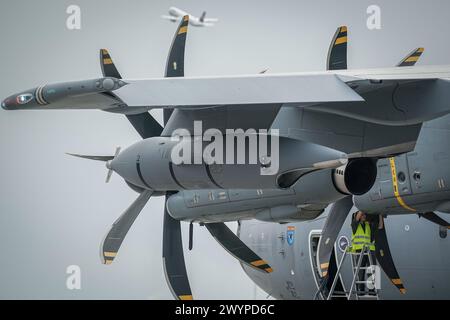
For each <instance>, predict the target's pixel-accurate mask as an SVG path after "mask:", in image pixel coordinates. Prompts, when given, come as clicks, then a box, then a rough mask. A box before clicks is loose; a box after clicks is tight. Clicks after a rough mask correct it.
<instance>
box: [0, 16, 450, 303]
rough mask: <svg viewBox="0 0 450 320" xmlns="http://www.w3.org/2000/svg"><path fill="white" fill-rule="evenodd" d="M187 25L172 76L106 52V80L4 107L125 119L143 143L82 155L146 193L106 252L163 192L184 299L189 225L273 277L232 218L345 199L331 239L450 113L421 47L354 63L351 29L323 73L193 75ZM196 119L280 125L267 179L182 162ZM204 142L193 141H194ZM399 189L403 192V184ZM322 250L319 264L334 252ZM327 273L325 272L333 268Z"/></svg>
mask: <svg viewBox="0 0 450 320" xmlns="http://www.w3.org/2000/svg"><path fill="white" fill-rule="evenodd" d="M188 23H189V17H188V16H185V17H184V18H183V21H182V22H181V24H180V26H179V27H178V29H177V32H176V35H175V38H174V41H173V43H172V47H171V51H170V53H169V58H168V61H167V66H166V74H165V78H160V79H146V80H131V79H123V78H122V76H121V74H120V73H119V71H118V70H117V68H116V67H115V65H114V63H113V61H112V59H111V56H110V54H109V52H108V51H107V50H105V49H103V50H101V52H100V60H101V66H102V71H103V76H104V77H102V78H98V79H92V80H84V81H76V82H64V83H59V84H53V85H44V86H39V87H36V88H33V89H31V90H26V91H23V92H21V93H19V94H15V95H12V96H10V97H8V98H6V99H5V100H4V101H3V103H2V107H3V108H4V109H6V110H32V109H41V110H45V109H48V110H54V109H99V110H103V111H108V112H115V113H120V114H124V115H126V117H127V119H128V120H129V121H130V123H131V124H132V125H133V126H134V128H135V129H136V130H137V132H138V133H139V134H140V135H141V137H142V138H143V140H142V141H139V142H137V143H136V144H134V145H132V146H130V147H129V148H126V149H125V150H123V151H122V152H120V149H117V150H116V153H115V154H114V155H109V156H90V155H77V156H80V157H83V158H88V159H92V160H99V161H105V162H106V164H107V167H108V178H107V179H109V177H110V176H111V174H112V173H113V172H116V173H118V174H119V175H120V176H121V177H122V178H124V180H125V181H126V183H127V184H128V185H129V186H130V187H131V188H133V189H134V190H135V191H137V192H138V193H139V194H140V195H139V197H138V198H137V199H136V201H135V202H134V203H133V204H132V205H131V206H130V207H129V208H128V209H127V210H126V211H125V212H124V214H123V215H121V216H120V218H119V219H118V220H117V221H116V222H115V223H114V225H113V226H112V228H111V230H110V231H109V233H108V235H107V236H106V238H105V240H104V242H103V243H102V259H103V262H104V263H107V264H110V263H112V261H113V260H114V258H115V257H116V255H117V252H118V250H119V248H120V246H121V244H122V241H123V240H124V237H125V235H126V233H127V232H128V230H129V229H130V227H131V225H132V223H133V221H134V220H135V218H136V217H137V215H138V214H139V213H140V211H141V210H142V208H143V207H144V206H145V204H146V203H147V201H148V200H149V199H150V197H151V196H156V195H165V196H166V197H167V201H166V207H165V213H164V214H165V216H164V239H163V261H164V267H165V271H166V276H167V280H168V284H169V287H170V288H171V290H172V293H173V294H174V296H175V297H176V298H178V299H190V298H192V293H191V290H190V286H189V281H188V279H187V275H186V269H185V264H184V257H183V250H182V239H181V232H180V221H188V222H191V223H192V222H197V223H202V224H205V226H206V227H207V228H208V230H209V231H210V232H211V234H212V235H213V236H214V237H215V238H216V240H218V241H219V242H220V243H221V244H222V245H223V246H224V247H225V248H226V249H227V250H228V251H229V252H230V253H231V254H232V255H233V256H234V257H236V258H237V259H239V260H240V261H241V262H242V263H243V264H245V265H246V266H248V267H250V268H252V269H255V270H257V272H263V273H266V274H268V273H272V271H274V269H273V268H272V262H275V261H268V260H267V258H266V259H263V258H262V256H263V254H262V253H260V254H257V253H255V251H257V250H252V249H250V248H249V246H247V245H245V244H244V242H242V241H241V240H240V239H239V238H238V237H237V236H236V235H234V233H232V232H231V231H230V230H229V229H228V228H227V227H226V226H225V224H223V222H224V221H234V220H245V219H252V218H256V219H259V220H263V221H271V222H279V223H289V222H295V221H305V220H311V219H314V218H316V217H318V216H319V215H320V214H321V213H323V212H324V209H325V208H326V207H327V206H328V205H329V204H330V203H335V205H334V207H333V209H332V212H345V214H343V213H341V214H330V215H328V217H329V218H328V221H327V225H330V227H328V228H325V230H324V234H328V233H329V234H330V235H329V236H328V237H329V238H330V239H332V238H333V237H336V236H337V232H336V231H335V230H336V229H338V230H340V227H341V226H342V223H343V222H341V221H342V217H344V218H345V217H346V216H347V214H348V210H349V209H350V208H349V207H351V206H350V204H352V203H351V196H357V197H358V196H361V197H364V195H365V194H367V192H369V191H370V190H371V189H372V188H374V186H375V184H376V183H377V175H379V173H378V171H379V170H378V169H379V168H380V164H379V163H380V162H382V161H385V160H383V159H387V158H390V157H393V156H396V155H400V154H404V153H407V152H411V151H413V150H414V147H415V145H416V141H417V139H418V136H419V133H420V131H421V128H422V124H423V123H424V122H425V121H429V120H432V119H436V118H439V117H442V116H444V115H446V114H448V113H449V112H450V105H449V103H448V102H447V101H448V98H449V95H450V82H449V81H448V80H446V78H450V66H437V67H407V66H408V65H413V64H414V62H415V61H417V59H418V57H419V56H420V55H421V53H422V52H423V49H417V50H415V51H414V52H413V53H412V54H411V55H410V56H408V57H407V58H405V59H404V60H403V61H402V62H401V64H400V66H402V68H400V67H395V68H387V69H372V70H370V69H369V70H353V71H351V70H346V68H347V60H346V52H347V28H346V27H340V28H339V29H338V30H337V32H336V34H335V36H334V38H333V42H332V45H331V47H330V52H329V55H328V62H327V69H328V70H327V71H324V72H314V73H290V74H257V75H247V76H226V77H198V78H188V77H184V51H185V42H186V35H187V27H188ZM153 108H163V109H164V124H165V126H164V127H161V126H160V125H159V123H158V122H157V121H156V120H155V119H154V118H153V117H152V116H151V115H150V114H149V113H148V110H150V109H153ZM255 113H257V116H255ZM194 120H198V121H202V124H203V129H204V130H207V129H210V128H215V129H218V130H220V131H222V132H225V129H237V128H239V129H243V130H247V129H250V128H254V129H258V130H268V129H278V130H279V131H280V135H279V164H278V170H277V172H276V173H275V174H268V175H262V174H261V172H262V170H264V168H265V167H267V165H268V164H267V162H266V161H265V159H261V158H259V159H258V161H257V163H256V164H239V165H236V164H214V163H213V164H207V163H204V162H203V163H201V164H181V165H177V164H174V163H173V162H172V161H171V159H170V157H169V156H168V155H170V154H171V151H172V149H173V148H174V147H175V146H176V143H175V142H174V140H173V139H172V137H171V135H172V133H173V132H174V131H175V130H177V129H179V128H184V129H186V130H187V131H190V132H193V131H194V130H193V126H194V123H193V121H194ZM244 135H245V134H244ZM195 140H196V139H195V137H192V136H191V137H190V138H188V139H186V140H184V143H186V144H189V145H190V144H191V143H192V144H194V143H195ZM206 147H207V146H206V145H202V148H201V151H202V152H203V151H204V149H205V148H206ZM223 151H224V154H225V153H226V150H223ZM202 154H203V153H202ZM194 156H195V155H194V154H193V155H192V158H194ZM379 159H381V160H379ZM377 162H378V165H377ZM391 163H392V162H391ZM391 167H392V164H391ZM393 167H394V169H395V161H394V166H393ZM392 172H395V170H394V171H392ZM393 188H394V189H395V188H396V187H395V186H393ZM395 190H396V191H395V192H396V193H395V196H396V197H397V199H398V196H399V193H401V192H402V191H399V189H398V187H397V189H395ZM355 199H356V198H355ZM361 199H363V198H361ZM221 208H222V209H221ZM224 208H226V209H225V210H224ZM191 226H192V224H191ZM190 230H192V228H191V229H190ZM241 231H242V230H241ZM324 237H325V236H324ZM190 242H192V232H190ZM326 243H329V241H327V242H326ZM332 243H334V241H332ZM319 246H320V245H319ZM322 246H323V247H324V248H323V249H322V250H320V251H319V252H320V253H319V255H320V256H321V257H322V258H321V260H320V261H321V262H320V263H319V264H318V265H319V266H322V265H325V264H326V263H328V262H327V261H329V260H330V257H331V254H332V250H330V249H329V247H327V246H325V245H322ZM388 265H389V266H392V259H388ZM387 272H389V271H387ZM320 275H321V276H327V269H326V268H323V270H322V269H321V270H320Z"/></svg>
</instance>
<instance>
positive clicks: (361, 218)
mask: <svg viewBox="0 0 450 320" xmlns="http://www.w3.org/2000/svg"><path fill="white" fill-rule="evenodd" d="M355 219H356V221H360V222H365V221H366V220H367V216H366V214H365V213H364V212H362V211H358V212H356V216H355Z"/></svg>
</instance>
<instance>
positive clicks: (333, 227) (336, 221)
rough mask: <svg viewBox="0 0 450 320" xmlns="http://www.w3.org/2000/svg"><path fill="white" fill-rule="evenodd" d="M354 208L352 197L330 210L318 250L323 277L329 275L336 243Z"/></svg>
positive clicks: (341, 201) (336, 203)
mask: <svg viewBox="0 0 450 320" xmlns="http://www.w3.org/2000/svg"><path fill="white" fill-rule="evenodd" d="M352 207H353V200H352V197H351V196H348V197H345V198H342V199H341V200H339V201H336V202H335V203H333V204H332V206H331V208H330V212H329V213H328V217H327V219H326V221H325V225H324V227H323V230H322V236H321V237H320V240H319V245H318V248H317V251H318V252H317V267H318V269H319V274H320V275H321V276H322V277H326V276H327V275H328V267H329V266H330V259H331V255H332V253H333V248H334V243H335V242H336V239H337V236H338V234H339V232H340V231H341V229H342V225H343V224H344V222H345V219H346V218H347V216H348V213H349V212H350V210H351V209H352Z"/></svg>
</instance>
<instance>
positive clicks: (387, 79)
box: [2, 66, 450, 156]
mask: <svg viewBox="0 0 450 320" xmlns="http://www.w3.org/2000/svg"><path fill="white" fill-rule="evenodd" d="M448 78H450V66H441V67H402V68H388V69H373V70H356V71H355V70H353V71H351V70H348V71H347V70H336V71H326V72H318V73H293V74H257V75H243V76H221V77H197V78H181V77H178V78H156V79H144V80H119V79H115V78H100V79H93V80H87V81H77V82H69V83H60V84H55V85H46V86H41V87H38V88H34V89H31V90H26V91H24V92H22V93H19V94H16V95H13V96H11V97H9V98H7V99H5V100H4V102H3V104H2V107H3V108H4V109H7V110H18V109H101V110H105V111H111V112H117V113H124V114H136V113H142V112H143V111H145V110H148V109H152V108H170V109H176V111H177V112H178V113H180V114H181V113H182V116H180V117H174V120H173V121H174V122H173V123H169V124H168V128H166V129H165V130H164V133H163V134H170V130H171V129H173V128H179V127H184V128H186V126H185V123H182V122H179V120H180V119H181V120H183V119H184V120H186V119H187V120H189V121H190V122H192V121H193V120H197V119H198V118H199V117H200V118H203V119H201V120H208V121H209V122H208V123H209V124H212V125H215V121H216V123H217V124H218V125H217V126H218V128H219V129H221V128H222V127H223V126H225V127H226V128H230V129H233V128H246V127H253V128H255V129H262V128H267V127H268V126H270V124H271V123H272V122H273V120H274V119H275V117H276V115H277V113H278V110H279V109H280V108H281V107H292V108H294V109H297V110H303V111H304V112H319V113H322V114H324V115H327V119H325V120H326V121H324V118H323V117H315V116H314V118H315V119H316V120H315V121H306V122H304V121H303V122H302V123H303V125H302V126H301V127H298V129H299V130H298V132H297V133H296V134H294V135H293V136H297V138H299V139H302V140H307V141H311V142H314V143H319V144H325V143H327V144H329V143H330V141H331V142H333V144H332V145H330V147H333V148H336V149H339V150H346V152H347V153H354V154H356V155H358V154H359V153H360V152H366V151H369V150H376V152H375V153H371V155H375V156H376V155H379V154H393V153H394V154H395V153H396V152H397V151H398V152H405V151H409V150H411V148H413V146H414V143H415V140H416V138H417V134H418V132H419V130H420V125H421V123H423V122H424V121H428V120H431V119H434V118H437V117H440V116H442V115H445V114H447V113H450V105H449V104H448V103H447V101H449V100H450V81H449V80H446V79H448ZM219 110H221V112H217V111H219ZM223 110H225V112H222V111H223ZM230 110H231V111H232V112H228V111H230ZM238 111H242V112H238ZM330 115H332V117H330ZM304 116H306V114H304ZM308 117H309V116H308ZM309 118H311V117H309ZM211 119H212V120H211ZM214 119H216V120H214ZM223 119H228V120H230V121H228V120H227V121H223ZM349 119H350V120H351V121H348V120H349ZM175 120H177V121H175ZM184 120H183V121H184ZM187 120H186V121H187ZM186 121H184V122H186ZM298 121H301V118H298ZM298 121H297V122H298ZM344 123H348V124H350V127H351V128H353V129H354V130H353V131H355V132H356V133H355V132H353V131H351V130H347V129H346V130H343V129H345V128H343V127H342V126H343V124H344ZM280 127H283V124H281V125H280ZM384 128H385V129H386V130H384ZM204 129H206V128H204ZM369 129H370V130H369ZM388 129H389V130H388ZM358 130H359V131H358ZM380 130H381V131H382V132H386V133H387V132H389V135H388V137H384V138H383V139H381V138H376V137H381V135H380V134H377V132H380ZM368 133H371V137H375V138H376V139H372V140H368V136H367V135H368ZM336 134H339V136H340V137H341V138H342V139H343V140H342V141H343V142H342V143H340V142H339V143H338V139H333V136H336ZM355 134H356V138H357V139H355ZM349 136H350V138H353V140H354V141H355V142H354V143H353V144H351V145H349V146H347V147H345V148H344V147H343V146H344V144H346V145H348V141H349ZM389 137H398V138H399V139H396V143H397V144H398V145H401V146H402V147H401V148H395V149H389V150H387V151H386V150H385V149H384V147H385V146H388V145H391V144H390V143H388V142H389V141H390V140H389V139H390V138H389ZM400 137H401V139H400ZM386 139H388V140H389V141H386ZM350 140H352V139H350ZM353 140H352V141H353ZM327 141H328V142H327ZM369 141H370V143H369ZM361 146H363V147H361ZM364 154H366V153H363V154H362V155H364Z"/></svg>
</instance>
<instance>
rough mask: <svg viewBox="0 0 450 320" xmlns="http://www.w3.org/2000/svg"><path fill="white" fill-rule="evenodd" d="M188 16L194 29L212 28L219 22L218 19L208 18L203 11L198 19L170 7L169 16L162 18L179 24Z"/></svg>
mask: <svg viewBox="0 0 450 320" xmlns="http://www.w3.org/2000/svg"><path fill="white" fill-rule="evenodd" d="M186 15H187V16H189V24H190V25H191V26H193V27H212V26H214V23H215V22H218V21H219V19H217V18H206V11H203V13H202V15H201V16H200V17H199V18H198V17H195V16H193V15H191V14H189V13H187V12H185V11H183V10H181V9H178V8H176V7H170V8H169V15H168V16H166V15H162V16H161V18H163V19H166V20H169V21H172V22H177V21H180V20H181V19H182V18H183V17H184V16H186Z"/></svg>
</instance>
